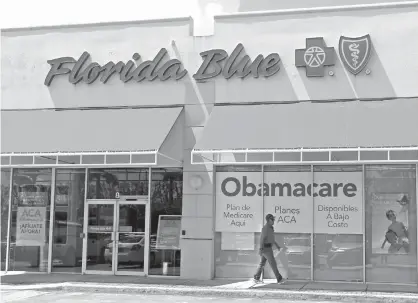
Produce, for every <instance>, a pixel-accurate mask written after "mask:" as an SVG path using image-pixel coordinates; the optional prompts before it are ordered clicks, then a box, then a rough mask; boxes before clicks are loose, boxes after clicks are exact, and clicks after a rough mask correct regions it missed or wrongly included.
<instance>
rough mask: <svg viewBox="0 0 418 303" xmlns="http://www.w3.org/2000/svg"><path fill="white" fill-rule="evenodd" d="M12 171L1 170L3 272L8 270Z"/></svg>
mask: <svg viewBox="0 0 418 303" xmlns="http://www.w3.org/2000/svg"><path fill="white" fill-rule="evenodd" d="M10 173H11V172H10V169H2V170H1V270H2V271H4V270H6V250H7V230H8V228H9V196H10V177H11V176H10Z"/></svg>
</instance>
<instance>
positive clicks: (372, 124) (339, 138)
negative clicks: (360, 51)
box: [191, 99, 418, 164]
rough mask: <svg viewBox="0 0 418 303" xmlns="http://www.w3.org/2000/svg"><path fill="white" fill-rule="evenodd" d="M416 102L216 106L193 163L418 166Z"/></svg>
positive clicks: (195, 148) (413, 100)
mask: <svg viewBox="0 0 418 303" xmlns="http://www.w3.org/2000/svg"><path fill="white" fill-rule="evenodd" d="M417 113H418V100H417V99H404V100H391V101H382V102H365V101H354V102H338V103H337V102H329V103H311V102H304V103H295V104H280V105H279V104H275V105H272V104H270V105H239V106H217V107H215V108H214V110H213V111H212V113H211V116H210V118H209V121H208V123H207V125H206V127H205V130H204V131H203V134H202V136H201V138H200V139H199V140H198V142H197V144H196V145H195V147H194V149H193V150H192V157H191V158H192V164H203V163H212V164H301V163H304V164H308V163H311V164H312V163H314V164H316V163H323V164H326V163H340V164H349V163H380V162H399V163H410V162H418V119H417Z"/></svg>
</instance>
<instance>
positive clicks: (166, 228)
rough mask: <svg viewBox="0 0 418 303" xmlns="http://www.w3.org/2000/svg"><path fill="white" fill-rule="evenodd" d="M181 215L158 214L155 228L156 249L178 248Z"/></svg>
mask: <svg viewBox="0 0 418 303" xmlns="http://www.w3.org/2000/svg"><path fill="white" fill-rule="evenodd" d="M180 234H181V216H176V215H160V216H159V217H158V228H157V239H156V242H157V243H156V248H157V249H180Z"/></svg>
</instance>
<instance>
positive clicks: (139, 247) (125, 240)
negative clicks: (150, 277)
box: [117, 233, 145, 272]
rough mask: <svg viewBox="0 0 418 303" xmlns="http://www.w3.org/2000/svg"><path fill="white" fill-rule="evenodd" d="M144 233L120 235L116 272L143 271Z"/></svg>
mask: <svg viewBox="0 0 418 303" xmlns="http://www.w3.org/2000/svg"><path fill="white" fill-rule="evenodd" d="M144 252H145V233H120V234H119V240H118V268H117V270H118V271H134V272H142V271H144V256H145V254H144Z"/></svg>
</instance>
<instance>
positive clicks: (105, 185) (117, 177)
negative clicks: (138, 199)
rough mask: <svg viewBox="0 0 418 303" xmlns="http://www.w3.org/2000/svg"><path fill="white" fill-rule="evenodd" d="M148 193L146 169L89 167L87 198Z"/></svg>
mask: <svg viewBox="0 0 418 303" xmlns="http://www.w3.org/2000/svg"><path fill="white" fill-rule="evenodd" d="M116 193H119V194H120V195H124V196H143V195H148V169H140V168H129V169H90V170H89V181H88V199H115V198H116Z"/></svg>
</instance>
